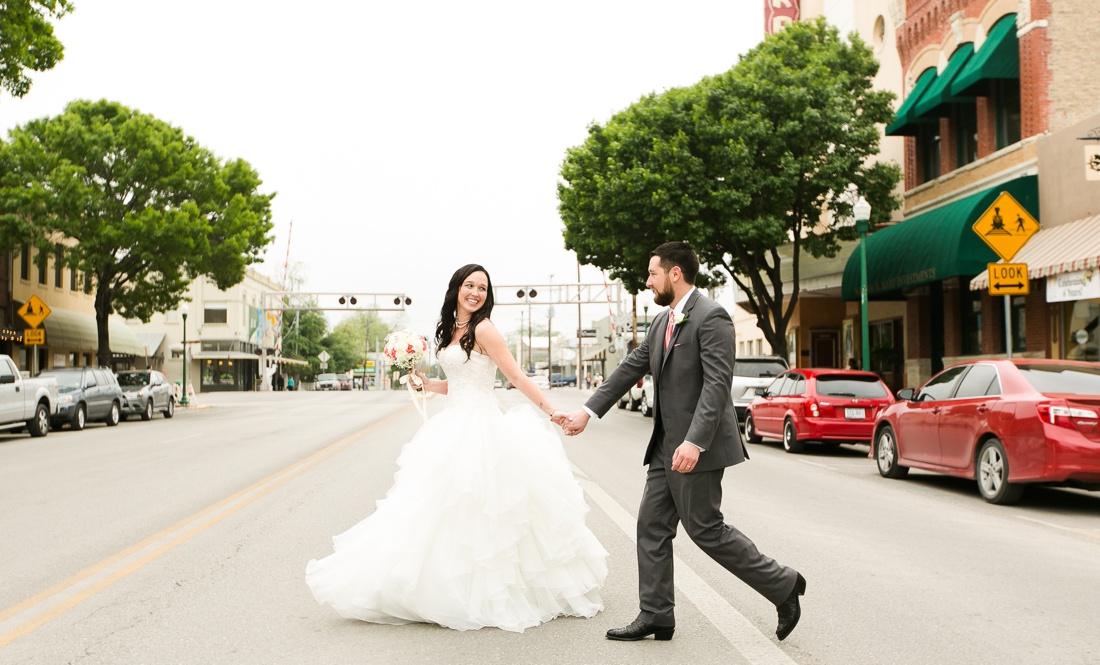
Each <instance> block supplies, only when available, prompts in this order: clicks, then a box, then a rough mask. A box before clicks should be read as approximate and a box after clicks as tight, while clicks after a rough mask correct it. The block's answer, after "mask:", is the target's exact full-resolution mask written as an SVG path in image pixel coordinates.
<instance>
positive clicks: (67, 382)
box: [38, 372, 83, 392]
mask: <svg viewBox="0 0 1100 665" xmlns="http://www.w3.org/2000/svg"><path fill="white" fill-rule="evenodd" d="M82 375H83V372H42V373H41V374H39V375H38V376H52V377H54V378H56V379H57V389H58V390H60V391H61V392H71V391H73V390H76V389H78V388H80V377H81V376H82Z"/></svg>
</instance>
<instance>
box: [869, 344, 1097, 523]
mask: <svg viewBox="0 0 1100 665" xmlns="http://www.w3.org/2000/svg"><path fill="white" fill-rule="evenodd" d="M871 456H872V457H873V458H874V459H875V460H876V461H877V462H878V470H879V473H880V474H881V475H883V476H884V477H886V478H904V477H905V476H906V474H908V472H909V469H910V468H916V469H924V470H926V471H935V472H937V473H943V474H948V475H952V476H959V477H961V478H970V479H974V480H975V481H976V482H977V484H978V491H979V493H981V496H982V498H984V499H985V500H986V501H988V502H990V503H997V504H1007V503H1015V502H1016V501H1019V500H1020V498H1021V496H1022V495H1023V492H1024V489H1025V487H1026V486H1027V485H1028V484H1031V483H1048V484H1056V485H1072V486H1078V487H1082V488H1084V489H1089V490H1100V364H1096V363H1091V362H1077V361H1072V360H1045V359H1012V360H1003V359H998V360H972V361H968V362H964V363H959V364H957V365H953V366H951V367H948V368H946V369H944V370H943V371H942V372H940V373H939V374H937V375H935V376H933V377H932V378H931V379H929V380H928V381H927V383H925V384H924V385H923V386H921V387H920V389H919V390H916V391H914V390H912V389H905V390H902V391H900V392H898V402H897V403H896V404H893V405H891V406H890V407H888V408H887V409H886V410H885V411H883V412H882V414H881V416H880V417H879V419H878V422H877V423H876V424H875V440H874V446H872V448H871Z"/></svg>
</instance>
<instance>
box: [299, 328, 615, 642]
mask: <svg viewBox="0 0 1100 665" xmlns="http://www.w3.org/2000/svg"><path fill="white" fill-rule="evenodd" d="M438 358H439V364H440V365H442V367H443V369H444V370H445V371H446V373H447V393H448V394H447V396H446V397H444V398H443V399H441V400H435V401H433V402H432V406H433V407H434V406H435V405H436V404H438V403H439V402H443V408H442V410H441V411H440V412H439V413H438V414H436V415H434V416H432V417H431V418H429V419H428V421H427V422H426V423H425V424H424V426H423V427H421V428H420V430H419V431H418V432H417V433H416V435H415V436H414V437H413V439H412V440H411V441H409V442H408V443H407V444H406V445H405V447H404V449H403V450H402V452H401V455H400V457H399V458H398V460H397V465H398V471H397V474H396V475H395V477H394V484H393V487H391V488H390V490H389V492H388V493H387V495H386V498H385V499H382V500H380V501H378V505H377V509H376V510H375V512H374V514H372V515H371V516H370V517H368V518H366V519H365V520H363V521H362V522H360V523H359V524H357V525H355V526H354V527H352V528H351V529H349V530H348V531H347V532H345V533H343V534H341V535H339V536H336V537H334V538H333V545H334V549H335V552H334V553H333V554H331V555H329V556H327V557H325V558H324V559H321V560H319V561H318V560H314V561H310V562H309V564H308V565H307V567H306V583H307V584H308V585H309V587H310V589H312V590H313V595H314V596H315V597H316V598H317V601H318V602H320V603H328V604H331V605H332V607H333V609H335V610H336V611H337V612H338V613H339V614H341V615H342V616H345V617H350V618H355V619H361V620H363V621H371V622H375V623H388V624H400V623H409V622H425V623H435V624H439V625H441V626H446V627H448V628H455V629H458V630H472V629H477V628H483V627H487V626H495V627H497V628H502V629H504V630H510V631H523V630H524V629H525V628H530V627H532V626H536V625H538V624H540V623H543V622H545V621H549V620H550V619H553V618H554V617H556V616H561V615H570V616H581V617H591V616H593V615H595V614H596V613H597V612H599V611H600V610H602V609H603V601H602V600H601V599H600V595H599V589H600V587H601V586H602V585H603V582H604V578H605V577H606V576H607V551H606V550H604V548H603V546H602V545H600V543H599V541H598V540H596V537H595V535H593V533H592V532H591V531H590V530H589V529H588V527H587V526H585V523H584V518H585V514H586V513H587V512H588V506H587V505H586V504H585V502H584V496H583V493H582V491H581V488H580V485H579V484H578V483H577V480H576V479H575V478H574V477H573V473H572V470H571V468H570V464H569V460H568V459H567V458H566V455H565V452H564V451H563V449H562V445H561V440H560V438H559V435H558V433H557V432H556V430H555V428H554V426H553V425H552V424H551V423H550V422H549V421H547V420H546V418H545V417H540V415H539V414H538V412H537V411H536V410H535V409H534V408H532V407H531V406H529V405H524V406H520V407H516V408H513V409H510V410H509V411H507V412H503V411H502V409H501V406H500V403H499V402H498V401H497V398H496V396H495V395H494V393H493V381H494V378H495V375H496V366H495V365H494V364H493V362H492V361H491V360H490V359H489V357H488V356H484V355H481V354H479V353H476V352H474V353H472V354H471V355H470V358H469V360H467V358H466V352H465V351H463V350H462V349H461V348H460V347H458V346H457V345H452V346H450V347H447V348H445V349H443V350H442V351H440V353H439V355H438Z"/></svg>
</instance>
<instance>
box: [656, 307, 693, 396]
mask: <svg viewBox="0 0 1100 665" xmlns="http://www.w3.org/2000/svg"><path fill="white" fill-rule="evenodd" d="M699 296H700V293H699V289H695V291H693V292H692V294H691V297H690V298H688V301H687V302H686V303H684V317H685V321H684V322H683V323H681V324H680V325H678V326H676V327H675V328H673V329H672V339H670V340H669V342H668V349H665V348H664V347H665V336H664V332H663V329H662V333H661V343H660V347H661V349H662V351H661V353H663V354H664V355H662V356H661V364H660V366H661V369H662V371H663V370H664V367H665V362H667V361H668V357H669V356H671V355H672V350H673V349H674V348H675V347H676V340H677V338H679V337H680V329H681V328H683V327H684V326H685V325H687V323H688V321H690V314H691V310H692V308H693V307H695V302H696V301H697V300H699ZM666 313H667V314H668V316H672V308H669V309H668V311H667V312H666ZM664 325H666V326H667V325H668V319H665V322H664ZM654 376H656V374H654ZM654 381H656V378H655V379H654Z"/></svg>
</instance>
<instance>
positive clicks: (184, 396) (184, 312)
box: [180, 303, 189, 406]
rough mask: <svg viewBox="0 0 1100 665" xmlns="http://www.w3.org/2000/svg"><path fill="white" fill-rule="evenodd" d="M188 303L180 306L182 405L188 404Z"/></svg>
mask: <svg viewBox="0 0 1100 665" xmlns="http://www.w3.org/2000/svg"><path fill="white" fill-rule="evenodd" d="M187 310H188V307H187V303H183V306H182V307H180V316H182V317H183V390H181V391H180V406H187V405H188V404H189V402H188V401H187Z"/></svg>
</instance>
